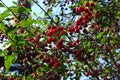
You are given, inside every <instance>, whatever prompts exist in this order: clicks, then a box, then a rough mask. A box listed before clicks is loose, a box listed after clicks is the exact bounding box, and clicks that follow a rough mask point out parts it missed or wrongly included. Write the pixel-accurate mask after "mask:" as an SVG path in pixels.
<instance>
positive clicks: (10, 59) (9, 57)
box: [5, 55, 15, 72]
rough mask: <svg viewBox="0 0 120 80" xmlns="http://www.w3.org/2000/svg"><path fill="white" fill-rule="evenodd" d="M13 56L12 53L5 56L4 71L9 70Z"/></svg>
mask: <svg viewBox="0 0 120 80" xmlns="http://www.w3.org/2000/svg"><path fill="white" fill-rule="evenodd" d="M14 57H15V56H14V55H8V56H5V71H6V72H8V71H9V68H10V66H11V64H12V61H13V60H14Z"/></svg>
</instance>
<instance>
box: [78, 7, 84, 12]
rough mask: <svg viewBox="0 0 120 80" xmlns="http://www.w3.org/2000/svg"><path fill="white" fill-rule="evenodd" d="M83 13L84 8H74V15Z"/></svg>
mask: <svg viewBox="0 0 120 80" xmlns="http://www.w3.org/2000/svg"><path fill="white" fill-rule="evenodd" d="M83 11H84V7H83V6H80V7H76V13H80V12H83Z"/></svg>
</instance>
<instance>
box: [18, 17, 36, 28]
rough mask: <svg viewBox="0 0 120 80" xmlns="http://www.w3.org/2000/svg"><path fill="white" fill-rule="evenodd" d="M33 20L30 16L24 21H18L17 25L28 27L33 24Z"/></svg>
mask: <svg viewBox="0 0 120 80" xmlns="http://www.w3.org/2000/svg"><path fill="white" fill-rule="evenodd" d="M33 22H34V21H33V20H32V19H31V18H29V19H28V20H23V21H21V22H20V23H18V24H17V25H16V26H17V28H18V27H20V26H22V27H28V26H30V25H32V24H33Z"/></svg>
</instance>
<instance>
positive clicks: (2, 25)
mask: <svg viewBox="0 0 120 80" xmlns="http://www.w3.org/2000/svg"><path fill="white" fill-rule="evenodd" d="M0 31H2V32H5V26H4V23H0Z"/></svg>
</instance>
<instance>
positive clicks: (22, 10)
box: [17, 6, 30, 13]
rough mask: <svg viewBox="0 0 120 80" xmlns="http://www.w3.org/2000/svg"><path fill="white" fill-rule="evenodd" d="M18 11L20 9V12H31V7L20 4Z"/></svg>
mask: <svg viewBox="0 0 120 80" xmlns="http://www.w3.org/2000/svg"><path fill="white" fill-rule="evenodd" d="M17 11H18V13H23V12H25V13H29V12H30V9H28V8H25V7H24V6H20V7H18V9H17Z"/></svg>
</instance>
